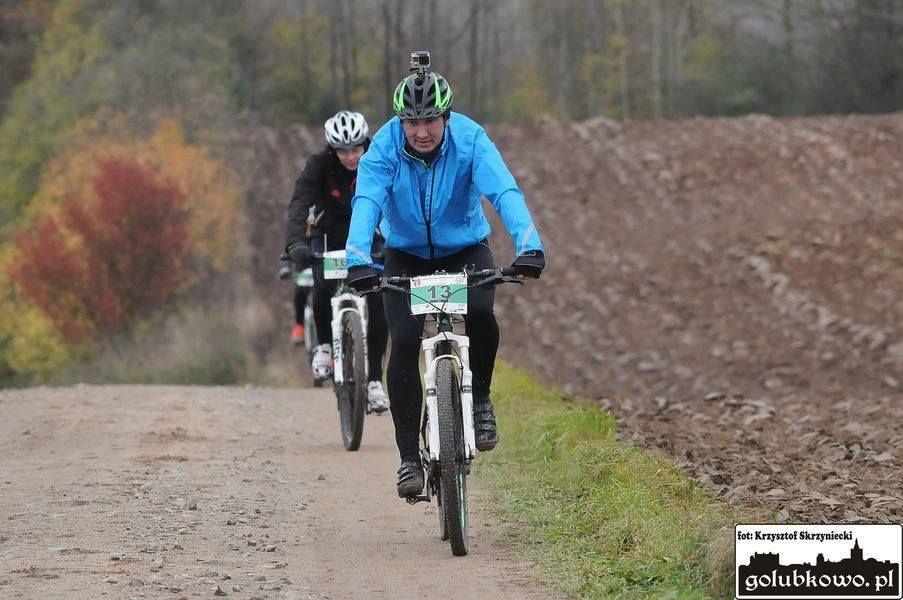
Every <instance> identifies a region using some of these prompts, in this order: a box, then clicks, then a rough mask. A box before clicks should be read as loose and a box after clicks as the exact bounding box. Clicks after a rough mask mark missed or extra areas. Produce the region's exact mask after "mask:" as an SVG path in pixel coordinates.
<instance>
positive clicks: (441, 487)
mask: <svg viewBox="0 0 903 600" xmlns="http://www.w3.org/2000/svg"><path fill="white" fill-rule="evenodd" d="M515 272H516V271H515V269H514V268H510V267H507V268H499V267H497V268H494V269H484V270H481V271H464V272H461V273H451V274H449V273H436V274H434V275H425V276H421V277H383V278H382V280H381V284H380V288H381V289H383V290H386V291H387V292H394V293H399V294H405V295H408V294H409V295H410V298H411V313H413V314H415V315H429V316H431V317H432V318H431V320H430V321H429V322H430V324H435V328H436V334H435V335H433V336H431V337H427V338H426V339H424V340H423V341H422V343H421V349H422V351H423V359H424V360H423V364H424V373H423V383H424V395H425V398H426V411H425V412H424V413H423V421H422V426H421V430H420V431H421V438H422V447H421V450H420V454H421V457H422V462H423V464H424V465H425V468H426V472H427V478H426V495H423V496H410V497H408V498H407V501H408V502H409V503H411V504H414V503H417V502H429V501H430V498H431V497H433V496H435V498H436V501H437V505H438V507H439V526H440V537H441V539H442V540H443V541H444V540H448V541H449V542H450V543H451V548H452V554H454V555H455V556H464V555H465V554H467V552H468V547H469V544H470V542H469V538H468V526H467V475H468V474H469V473H470V463H471V462H472V461H473V460H474V458H476V455H477V446H476V437H475V433H474V425H473V387H472V380H473V375H472V373H471V371H470V339H469V338H468V337H467V336H466V335H459V334H456V333H454V325H455V323H461V322H462V321H463V318H462V317H458V318H456V317H454V315H464V314H466V313H467V290H468V289H470V288H474V287H488V286H492V285H498V284H500V283H522V282H521V281H520V280H519V279H518V278H516V277H515V276H514V275H515ZM405 285H409V286H410V287H409V288H405V287H402V286H405Z"/></svg>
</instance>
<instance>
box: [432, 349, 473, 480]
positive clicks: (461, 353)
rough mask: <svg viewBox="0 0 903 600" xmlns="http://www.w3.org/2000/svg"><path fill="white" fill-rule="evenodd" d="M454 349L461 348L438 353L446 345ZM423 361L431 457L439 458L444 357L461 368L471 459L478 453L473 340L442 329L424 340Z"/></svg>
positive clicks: (463, 413)
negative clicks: (439, 368) (439, 379)
mask: <svg viewBox="0 0 903 600" xmlns="http://www.w3.org/2000/svg"><path fill="white" fill-rule="evenodd" d="M443 342H446V344H444V345H445V346H446V347H448V348H449V350H451V344H454V346H456V347H457V349H458V354H457V355H456V354H454V353H452V352H448V353H445V354H440V355H438V356H437V355H436V353H437V349H438V348H440V346H441V345H443ZM421 348H422V350H423V358H424V364H425V365H426V369H425V373H424V376H423V382H424V388H425V390H426V411H427V423H428V424H429V427H428V429H429V431H428V441H429V445H430V460H431V461H437V462H438V461H439V405H438V399H437V394H436V365H437V364H438V363H439V361H440V360H441V359H443V358H449V359H451V360H453V361H455V362H456V363H457V364H458V367H459V368H460V369H461V418H462V420H463V423H462V425H463V427H464V458H465V460H466V461H468V462H470V461H471V460H473V459H474V457H475V456H476V447H477V444H476V437H475V434H474V428H473V385H472V383H473V374H472V373H471V371H470V339H469V338H468V337H467V336H465V335H457V334H454V333H447V332H442V333H439V334H438V335H436V336H433V337H431V338H427V339H425V340H423V342H422V343H421Z"/></svg>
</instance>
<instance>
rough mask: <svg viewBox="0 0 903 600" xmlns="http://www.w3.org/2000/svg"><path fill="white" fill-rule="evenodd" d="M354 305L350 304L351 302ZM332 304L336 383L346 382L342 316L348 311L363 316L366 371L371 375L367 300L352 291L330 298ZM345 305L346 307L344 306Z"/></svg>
mask: <svg viewBox="0 0 903 600" xmlns="http://www.w3.org/2000/svg"><path fill="white" fill-rule="evenodd" d="M350 302H353V305H350V306H349V303H350ZM330 303H331V304H332V360H333V368H332V377H333V381H334V382H335V383H344V382H345V369H344V362H345V361H344V356H343V353H342V317H343V316H344V314H345V313H347V312H356V313H357V314H359V315H360V317H361V335H362V337H363V341H364V373H365V374H366V375H367V376H369V375H370V373H369V372H368V371H367V369H368V367H369V365H368V364H367V363H368V360H367V318H366V317H365V316H364V315H365V314H366V313H365V312H364V311H365V307H366V305H367V301H366V300H365V299H364V298H361V297H360V296H358V295H356V294H352V293H345V294H339V295H338V296H334V297H333V298H331V299H330ZM343 305H344V307H343Z"/></svg>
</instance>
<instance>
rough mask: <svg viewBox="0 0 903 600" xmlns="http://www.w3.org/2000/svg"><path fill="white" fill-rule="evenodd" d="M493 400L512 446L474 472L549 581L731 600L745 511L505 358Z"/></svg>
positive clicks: (595, 591)
mask: <svg viewBox="0 0 903 600" xmlns="http://www.w3.org/2000/svg"><path fill="white" fill-rule="evenodd" d="M493 402H494V403H495V405H496V413H497V415H498V420H499V429H500V431H501V436H502V437H501V439H502V442H501V443H500V444H499V446H498V448H496V449H495V450H494V451H493V452H491V453H488V454H484V455H482V456H481V457H480V461H479V468H478V470H477V471H476V472H475V473H476V474H477V475H478V477H479V478H480V482H479V484H481V485H483V486H486V487H488V488H489V490H490V496H489V497H490V499H491V500H492V505H491V510H493V511H495V512H496V513H497V514H498V515H499V516H500V517H501V518H502V519H503V520H505V521H507V522H510V523H512V525H513V526H512V527H511V528H510V535H511V536H512V537H513V538H514V540H515V542H516V543H517V545H518V546H520V547H521V548H523V549H524V551H525V554H526V556H527V557H528V558H529V559H530V560H532V561H533V562H534V563H535V564H536V565H537V566H538V567H539V568H540V569H541V570H542V571H543V573H544V575H545V576H546V577H547V578H548V579H549V580H550V581H553V582H556V584H555V585H557V586H558V587H560V588H561V589H563V590H564V591H565V592H568V593H570V594H574V595H577V596H583V597H592V598H718V597H730V590H731V589H732V582H733V562H732V556H731V551H732V550H733V544H732V533H733V529H732V526H733V523H734V522H735V520H734V519H735V517H734V516H733V514H732V513H731V512H730V510H729V509H728V508H727V507H726V506H724V505H723V504H720V503H718V502H717V501H716V500H714V499H713V498H712V497H711V496H709V495H708V494H707V493H705V492H704V491H703V490H702V489H701V488H700V487H699V486H698V485H697V484H696V483H695V482H693V481H692V480H690V479H688V478H687V477H686V476H684V475H683V473H682V472H681V471H680V469H679V468H678V467H677V465H676V464H674V463H673V462H671V461H668V460H666V459H663V458H660V457H656V456H652V455H650V454H647V453H644V452H642V451H640V450H637V449H635V448H629V447H625V446H624V445H622V444H620V443H619V442H618V441H617V440H616V439H615V420H614V417H612V416H611V415H610V414H609V413H607V412H604V411H601V410H599V409H598V408H596V407H593V406H590V405H588V404H587V405H584V404H580V403H574V402H567V401H565V400H564V399H563V398H562V397H560V395H559V394H557V393H556V392H554V391H550V390H547V389H544V388H543V387H542V386H541V385H540V384H538V383H537V382H536V381H535V380H533V379H532V378H530V377H529V376H527V375H525V374H524V373H522V372H519V371H516V370H514V369H512V368H511V367H508V366H506V365H503V364H499V365H498V366H497V368H496V371H495V376H494V382H493ZM728 528H729V529H728ZM728 531H729V533H728ZM725 534H727V535H725Z"/></svg>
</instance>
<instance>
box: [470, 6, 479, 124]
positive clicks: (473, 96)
mask: <svg viewBox="0 0 903 600" xmlns="http://www.w3.org/2000/svg"><path fill="white" fill-rule="evenodd" d="M481 8H482V2H481V0H471V2H470V73H468V75H469V76H470V90H468V92H469V93H468V100H469V104H470V110H471V111H474V112H477V102H478V100H477V92H478V90H477V88H478V86H479V75H480V65H479V56H480V54H479V50H480V43H479V42H480V9H481Z"/></svg>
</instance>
